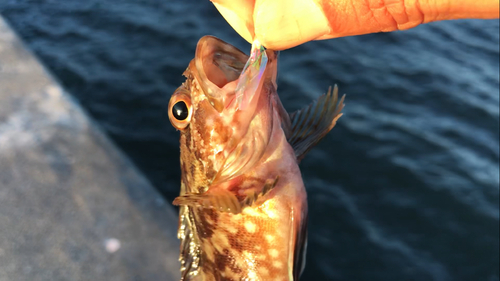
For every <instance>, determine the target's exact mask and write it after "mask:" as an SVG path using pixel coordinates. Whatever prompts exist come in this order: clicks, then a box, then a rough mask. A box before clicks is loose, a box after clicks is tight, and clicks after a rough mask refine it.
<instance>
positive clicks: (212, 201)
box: [173, 177, 279, 214]
mask: <svg viewBox="0 0 500 281" xmlns="http://www.w3.org/2000/svg"><path fill="white" fill-rule="evenodd" d="M278 179H279V177H276V178H275V179H268V180H267V181H266V183H265V184H264V186H263V187H262V189H260V190H259V191H258V192H256V191H255V190H249V191H245V192H244V194H245V195H244V198H243V199H242V200H241V201H240V200H239V199H238V197H236V195H234V194H233V193H232V192H230V191H228V190H226V189H213V190H210V189H209V190H208V191H206V192H204V193H187V194H184V195H181V196H179V197H177V198H175V199H174V202H173V204H174V205H176V206H192V207H201V208H211V209H215V210H218V211H221V212H227V213H233V214H239V213H241V210H242V209H243V208H245V207H249V206H252V205H254V204H255V202H256V201H257V200H259V199H260V198H262V197H263V196H265V195H266V194H268V193H269V191H271V190H272V189H273V188H274V187H275V186H276V183H277V182H278Z"/></svg>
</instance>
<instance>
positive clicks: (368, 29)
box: [319, 0, 499, 39]
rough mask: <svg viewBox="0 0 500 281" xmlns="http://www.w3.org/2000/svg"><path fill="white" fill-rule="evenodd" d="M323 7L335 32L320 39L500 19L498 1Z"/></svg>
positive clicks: (414, 0) (332, 2)
mask: <svg viewBox="0 0 500 281" xmlns="http://www.w3.org/2000/svg"><path fill="white" fill-rule="evenodd" d="M320 1H321V0H320ZM321 7H322V9H323V12H324V13H325V14H326V15H327V18H328V22H329V25H330V27H331V32H330V34H328V35H325V36H322V37H321V38H319V39H328V38H334V37H343V36H350V35H361V34H367V33H375V32H388V31H395V30H406V29H410V28H413V27H416V26H418V25H420V24H423V23H429V22H433V21H439V20H450V19H466V18H479V19H493V18H498V17H499V1H498V0H366V1H364V0H363V1H360V0H354V1H353V0H322V1H321Z"/></svg>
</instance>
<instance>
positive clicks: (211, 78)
mask: <svg viewBox="0 0 500 281" xmlns="http://www.w3.org/2000/svg"><path fill="white" fill-rule="evenodd" d="M247 60H248V56H247V55H246V54H245V53H243V52H242V51H240V50H239V49H238V48H236V47H234V46H232V45H231V44H228V43H226V42H224V41H222V40H220V39H218V38H216V37H213V36H204V37H202V38H201V39H200V41H198V45H197V46H196V54H195V58H194V60H193V62H192V63H194V70H195V71H193V75H194V76H195V77H196V78H197V80H198V82H199V85H200V87H201V88H202V90H203V92H204V94H205V95H206V97H207V98H208V100H209V101H210V104H211V105H212V106H213V107H214V108H215V109H216V110H217V111H218V112H219V113H220V112H222V110H223V109H224V107H225V105H227V103H228V102H229V99H230V97H229V96H230V94H231V93H232V92H234V89H235V88H236V83H237V80H238V78H239V76H240V74H241V71H242V70H243V68H244V67H245V63H246V62H247ZM191 69H193V68H191Z"/></svg>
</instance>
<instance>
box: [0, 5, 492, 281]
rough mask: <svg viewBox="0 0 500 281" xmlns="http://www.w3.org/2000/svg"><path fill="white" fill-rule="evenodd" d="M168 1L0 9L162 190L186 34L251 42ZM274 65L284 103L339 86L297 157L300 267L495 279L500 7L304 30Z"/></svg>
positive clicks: (187, 54) (203, 9)
mask: <svg viewBox="0 0 500 281" xmlns="http://www.w3.org/2000/svg"><path fill="white" fill-rule="evenodd" d="M170 2H171V1H157V0H142V1H132V0H129V1H125V0H121V1H119V0H113V1H111V0H108V1H98V0H87V1H79V0H65V1H48V0H47V1H10V0H1V1H0V13H1V14H2V15H3V16H5V17H6V18H7V19H8V20H9V21H10V23H11V24H12V25H13V26H14V27H15V29H16V30H17V31H18V32H19V33H20V34H21V36H22V37H23V38H24V40H25V42H27V44H28V45H29V46H30V47H31V48H32V49H33V50H34V52H35V53H36V54H37V55H38V56H39V57H40V58H41V60H42V61H43V62H44V64H45V65H46V66H47V68H48V69H50V70H51V71H52V72H53V73H54V74H55V76H56V77H57V78H58V79H59V80H60V81H61V82H62V84H63V85H64V86H65V87H66V89H67V90H68V91H69V92H70V93H72V94H73V95H74V96H75V97H76V98H77V99H78V100H79V101H80V102H81V104H82V105H83V106H84V107H85V108H86V109H87V110H88V112H89V113H90V114H91V115H92V116H93V117H94V118H95V119H96V120H97V121H98V123H99V124H100V125H101V126H102V127H103V128H104V130H105V131H106V132H107V133H108V134H109V135H110V136H111V137H112V138H113V140H114V141H115V142H116V143H117V144H118V145H119V146H120V147H121V148H122V149H123V150H124V151H125V152H126V153H127V154H128V155H129V156H130V157H131V158H132V159H133V161H134V162H135V163H136V164H137V166H138V167H139V168H140V169H141V170H142V171H143V172H144V173H145V174H146V175H147V176H148V177H149V178H150V180H151V181H152V182H153V184H154V185H155V186H156V187H157V188H158V189H159V190H160V191H161V192H162V193H163V194H164V195H165V196H166V197H167V198H168V199H169V200H172V199H173V198H174V197H175V196H176V195H177V194H178V191H179V178H180V171H179V159H178V157H179V149H178V146H179V145H178V134H177V132H175V130H174V129H173V128H172V127H171V125H170V123H169V121H168V116H167V112H166V106H167V103H168V100H169V97H170V95H171V94H172V92H173V90H174V89H175V88H177V87H178V86H179V85H180V83H182V82H183V80H184V78H183V77H182V76H181V74H182V72H183V71H184V69H185V68H186V67H187V65H188V63H189V61H190V60H191V59H192V57H193V55H194V51H195V46H196V42H197V41H198V39H199V38H200V37H202V36H203V35H206V34H212V35H215V36H218V37H220V38H221V39H223V40H225V41H228V42H230V43H232V44H234V45H236V46H238V47H240V48H241V49H242V50H244V51H248V50H249V48H250V47H249V45H248V44H247V43H245V42H244V41H243V40H242V39H241V38H239V36H238V35H237V34H236V33H235V32H234V31H233V30H232V29H231V28H230V27H229V25H228V24H227V23H226V22H225V21H224V19H223V18H222V17H221V16H220V15H219V14H218V12H217V11H216V10H215V9H214V8H213V6H212V5H211V3H210V2H209V1H208V0H206V1H205V0H196V1H195V0H190V1H182V2H180V1H179V2H176V3H170ZM280 69H281V72H280V80H279V93H280V95H281V98H282V100H283V102H284V104H285V106H286V107H287V108H288V109H289V110H295V109H297V108H300V107H301V106H303V105H305V104H308V103H309V102H310V101H311V100H312V99H314V98H316V97H317V96H319V95H320V94H321V93H323V92H325V90H326V89H327V88H328V86H329V85H332V84H334V83H337V84H338V85H339V87H340V90H341V92H343V93H346V94H347V100H346V108H345V111H344V112H345V115H344V116H343V117H342V118H341V119H340V122H339V123H338V125H337V127H336V128H335V129H334V130H333V131H332V133H330V134H329V135H328V136H327V137H326V139H325V140H323V141H322V142H321V143H320V145H319V146H318V147H317V148H316V149H314V150H313V151H312V152H311V153H310V154H309V155H308V157H306V159H305V160H304V161H303V162H302V164H301V168H302V173H303V177H304V181H305V184H306V186H307V189H308V194H309V204H310V232H309V251H308V254H307V267H306V271H305V273H304V276H303V280H349V281H351V280H356V281H357V280H360V281H362V280H369V281H379V280H380V281H387V280H404V281H406V280H422V281H427V280H440V281H448V280H449V281H456V280H471V281H481V280H485V281H493V280H498V279H499V181H500V180H499V144H498V142H499V21H498V20H490V21H480V20H468V21H452V22H439V23H433V24H428V25H425V26H421V27H418V28H416V29H413V30H409V31H405V32H395V33H390V34H374V35H366V36H358V37H350V38H341V39H335V40H330V41H321V42H313V43H308V44H306V45H304V46H300V47H297V48H294V49H292V50H288V51H285V52H282V55H281V66H280ZM173 250H177V249H173ZM137 263H140V261H139V260H138V261H137Z"/></svg>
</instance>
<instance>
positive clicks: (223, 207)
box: [173, 189, 242, 214]
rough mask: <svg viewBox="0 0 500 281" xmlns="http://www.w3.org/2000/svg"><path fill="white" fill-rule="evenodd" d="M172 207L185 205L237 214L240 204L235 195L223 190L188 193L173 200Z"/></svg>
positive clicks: (239, 210)
mask: <svg viewBox="0 0 500 281" xmlns="http://www.w3.org/2000/svg"><path fill="white" fill-rule="evenodd" d="M173 204H174V205H176V206H179V205H187V206H193V207H201V208H211V209H215V210H218V211H221V212H228V213H233V214H238V213H240V212H241V208H242V205H241V202H240V201H239V200H238V198H237V197H236V195H234V194H233V193H231V192H230V191H228V190H225V189H214V190H208V191H207V192H204V193H188V194H184V195H181V196H179V197H177V198H175V199H174V202H173Z"/></svg>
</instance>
